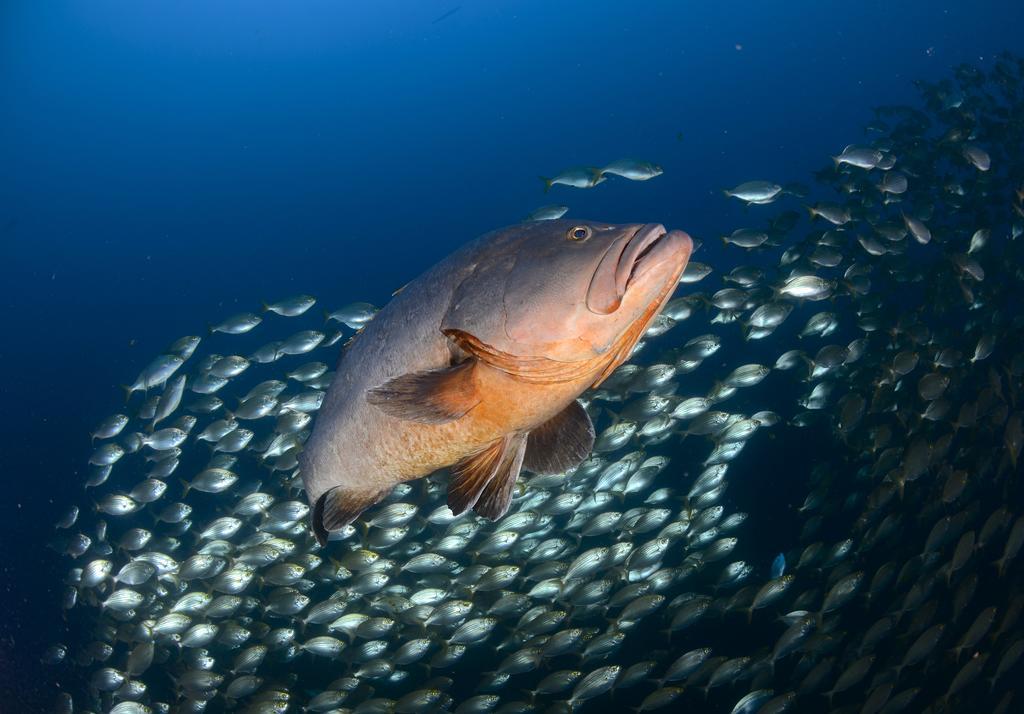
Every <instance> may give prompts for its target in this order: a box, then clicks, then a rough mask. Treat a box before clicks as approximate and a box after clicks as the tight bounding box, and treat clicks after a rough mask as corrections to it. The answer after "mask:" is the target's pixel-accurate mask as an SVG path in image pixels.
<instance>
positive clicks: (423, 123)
mask: <svg viewBox="0 0 1024 714" xmlns="http://www.w3.org/2000/svg"><path fill="white" fill-rule="evenodd" d="M451 10H455V12H453V13H451V14H450V15H449V16H447V17H444V18H443V19H440V20H439V21H436V20H438V18H441V17H442V16H444V15H445V14H446V13H448V12H449V11H451ZM1022 21H1024V7H1022V6H1019V5H1016V4H1013V3H994V2H993V3H986V2H975V3H936V2H922V1H920V0H914V1H912V2H900V3H892V2H874V1H872V2H862V3H834V2H790V3H760V2H735V3H728V4H710V3H709V4H696V3H681V2H635V3H633V2H630V3H626V2H595V1H593V0H586V1H577V2H541V1H538V0H526V1H522V2H513V1H511V0H493V1H487V2H476V1H472V0H445V1H444V2H440V1H436V0H424V1H422V2H411V1H408V2H393V1H382V2H362V3H347V2H345V3H343V2H304V3H266V2H234V1H232V2H218V3H131V2H107V1H96V2H90V3H71V4H61V5H54V4H51V3H37V2H16V1H12V2H7V3H4V4H3V7H2V8H0V162H2V176H3V178H2V179H0V251H2V252H0V260H2V263H0V265H2V268H0V270H2V275H3V286H4V289H3V290H2V292H0V300H2V313H3V315H4V321H3V330H2V333H0V370H2V373H3V375H4V379H3V382H2V385H0V394H2V401H3V404H4V407H5V409H4V412H3V415H2V417H0V418H2V422H0V443H2V444H3V447H2V452H0V453H2V455H3V459H2V462H0V463H2V464H3V467H4V471H5V484H6V485H5V494H4V498H3V499H2V505H0V545H2V549H3V557H2V561H0V562H2V570H0V573H2V580H0V589H2V596H0V597H2V600H0V602H2V605H3V607H4V610H5V612H6V615H5V617H3V618H0V689H3V690H5V691H10V690H18V691H20V692H22V694H19V696H23V697H25V699H24V700H23V701H24V702H35V701H37V700H36V699H34V692H35V691H42V692H44V693H45V696H44V697H43V698H44V699H45V701H49V700H50V696H49V688H48V687H49V684H48V682H47V679H46V678H47V677H48V676H49V675H47V674H43V673H40V671H38V668H37V666H36V664H35V663H36V662H37V660H38V657H39V653H40V652H41V651H42V649H43V647H44V646H45V645H46V644H48V643H49V642H50V641H52V639H53V638H54V637H55V636H56V633H57V632H59V631H60V623H59V622H58V621H57V620H56V619H55V617H54V615H53V613H55V612H58V611H59V605H58V599H59V592H60V579H61V577H62V571H63V564H62V563H61V562H60V560H59V558H58V556H57V554H56V553H53V552H52V551H50V550H47V549H45V548H44V545H45V543H46V542H47V541H48V540H49V539H50V537H51V535H52V523H53V521H54V520H55V519H56V518H57V516H58V515H59V513H60V512H61V511H62V510H63V509H64V508H65V507H66V506H67V505H68V504H69V503H71V502H73V501H77V500H79V494H80V481H81V477H82V473H83V471H84V465H85V459H86V458H87V456H88V453H89V451H90V444H89V437H88V433H89V431H90V430H91V428H92V427H93V426H94V425H95V424H96V422H98V421H99V420H100V419H101V418H103V417H104V416H106V415H107V414H109V413H111V412H112V411H114V410H116V409H117V408H118V407H119V406H120V404H121V402H120V399H121V393H120V390H119V389H118V388H117V385H118V384H121V383H123V382H126V381H128V380H130V379H131V378H132V377H134V375H135V374H136V373H137V372H138V371H139V369H141V367H143V366H144V365H145V364H146V363H147V362H148V361H149V360H150V359H151V357H152V355H154V354H156V353H157V352H159V351H160V350H161V349H163V348H164V347H165V346H166V344H167V343H169V342H170V341H171V340H172V339H174V338H176V337H178V336H180V335H182V334H187V333H195V332H196V331H197V330H202V329H203V328H204V327H205V326H206V325H207V324H208V323H210V322H214V321H217V320H219V319H221V318H223V317H225V316H227V315H229V314H232V313H235V312H238V311H241V310H244V309H252V308H254V307H256V306H258V305H259V304H260V302H261V301H263V300H273V299H276V298H280V297H284V296H287V295H290V294H293V293H299V292H308V293H311V294H314V295H317V296H319V297H320V298H321V299H322V300H323V301H324V302H329V303H330V304H332V305H340V304H343V303H345V302H349V301H353V300H368V301H371V302H374V303H376V304H383V303H384V302H386V301H387V299H388V296H389V295H390V293H391V292H392V291H393V290H394V289H396V288H398V287H399V286H401V285H403V284H404V283H406V282H408V280H410V279H411V278H413V277H415V276H416V275H417V274H418V273H419V272H421V271H422V270H423V269H424V268H426V267H427V266H429V265H430V264H431V263H433V262H434V261H436V260H437V259H439V258H441V257H443V256H444V255H446V254H447V253H449V252H450V251H451V250H452V249H454V248H455V247H457V246H459V245H460V244H462V243H463V242H465V241H466V240H469V239H470V238H473V237H475V236H476V235H479V234H480V233H483V232H485V231H487V230H490V229H492V228H495V227H498V226H502V225H507V224H510V223H515V222H517V221H519V220H521V219H522V218H523V217H524V216H525V215H526V214H528V213H529V212H530V211H531V210H533V209H534V208H536V207H538V206H540V205H543V204H546V203H564V204H565V205H568V206H570V214H569V215H570V216H576V217H585V218H590V219H594V220H602V221H610V222H619V221H621V222H627V221H630V222H631V221H657V222H661V223H664V224H665V225H666V226H668V227H670V228H682V229H685V230H687V231H688V232H690V233H691V234H692V235H693V236H695V237H697V238H701V239H703V241H704V247H703V248H702V250H701V252H700V253H699V254H698V257H699V259H700V260H702V261H704V262H707V263H710V264H712V265H716V267H717V266H719V265H722V266H723V267H726V269H727V268H728V267H731V266H730V265H728V264H729V263H730V262H731V263H734V264H735V263H736V262H737V258H736V257H735V253H731V254H728V255H727V254H726V253H725V252H724V250H723V248H722V246H721V244H720V243H719V241H718V240H717V238H718V236H719V235H720V234H721V233H722V232H724V231H730V230H732V229H733V228H734V227H736V226H737V225H739V224H740V223H742V221H743V218H744V209H743V208H741V207H739V206H738V205H734V203H730V202H728V201H727V200H726V199H725V198H724V197H723V196H722V195H721V189H723V188H727V187H730V186H733V185H735V184H738V183H740V182H742V181H746V180H750V179H760V178H765V179H771V180H773V181H777V182H779V183H784V182H788V181H802V182H804V183H808V182H809V179H810V175H811V174H812V172H814V171H816V170H818V169H820V168H823V166H825V165H826V164H827V159H825V157H827V156H828V155H830V154H834V153H837V152H838V151H840V150H841V149H842V147H843V146H844V145H846V144H847V143H851V142H854V141H857V140H858V139H860V138H862V136H863V135H862V133H861V127H862V126H863V125H864V124H865V122H867V121H868V120H869V119H870V117H871V114H870V107H872V106H876V105H881V104H890V103H901V102H907V101H910V100H911V99H912V97H913V87H912V85H911V80H913V79H929V80H935V79H939V78H941V77H944V76H947V75H948V74H949V72H950V70H951V68H952V67H954V66H956V65H958V64H960V63H963V62H968V63H971V64H975V65H978V66H986V63H987V62H989V61H990V60H991V59H992V58H993V57H994V55H995V54H996V53H997V52H999V51H1001V50H1005V49H1009V50H1017V51H1020V50H1021V49H1022V48H1024V43H1022V40H1021V33H1020V28H1021V27H1022V26H1024V25H1022ZM622 157H636V158H640V159H646V160H650V161H654V162H657V163H659V164H661V165H662V166H663V167H664V169H665V174H664V176H662V177H659V178H657V179H656V180H653V181H650V182H644V183H639V182H637V183H631V182H626V181H614V182H613V181H609V182H608V183H606V184H604V185H601V186H598V187H596V188H595V189H594V190H590V191H579V190H574V189H571V188H566V187H558V186H556V187H555V188H554V189H553V190H552V191H551V192H550V193H549V194H547V195H545V194H544V191H543V184H542V183H541V181H540V179H539V178H538V176H539V175H549V176H550V175H553V174H554V173H556V172H558V171H559V170H561V169H563V168H566V167H568V166H573V165H580V164H594V165H602V164H604V163H606V162H609V161H611V160H613V159H617V158H622ZM794 205H795V204H794ZM760 448H769V447H768V446H765V445H762V446H761V447H760ZM785 487H786V485H785V484H781V485H780V488H782V489H785ZM778 549H779V548H778V547H776V546H774V545H769V546H767V547H766V552H767V551H771V552H775V551H777V550H778ZM767 555H768V557H769V558H770V553H767ZM26 682H31V686H30V687H29V688H30V689H31V690H32V691H31V692H29V693H24V692H25V687H26ZM11 701H13V700H11ZM29 706H30V705H29V704H25V707H29ZM17 710H19V709H12V710H11V711H17ZM24 710H25V711H29V710H31V709H30V708H26V709H24ZM0 711H7V709H6V708H4V707H3V706H0Z"/></svg>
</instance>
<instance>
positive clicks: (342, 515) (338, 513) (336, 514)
mask: <svg viewBox="0 0 1024 714" xmlns="http://www.w3.org/2000/svg"><path fill="white" fill-rule="evenodd" d="M385 495H387V494H386V493H374V494H371V495H367V494H362V493H353V492H350V491H346V490H345V488H344V486H335V487H334V488H332V489H331V490H329V491H326V492H325V493H324V494H323V495H321V496H320V498H318V499H316V503H315V504H314V505H313V513H312V517H311V521H310V526H311V527H312V529H313V535H314V536H315V537H316V542H317V543H319V544H320V545H321V546H324V545H326V544H327V538H328V536H329V535H330V534H331V531H336V530H340V529H341V528H344V527H345V526H347V525H348V524H349V523H351V522H352V521H354V520H355V519H356V518H358V517H359V514H360V513H362V512H363V511H365V510H366V509H367V508H369V507H370V506H372V505H373V504H375V503H377V502H378V501H379V500H381V499H382V498H383V497H384V496H385Z"/></svg>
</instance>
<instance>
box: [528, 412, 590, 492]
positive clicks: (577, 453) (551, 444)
mask: <svg viewBox="0 0 1024 714" xmlns="http://www.w3.org/2000/svg"><path fill="white" fill-rule="evenodd" d="M593 446H594V423H593V422H592V421H591V420H590V415H589V414H587V410H586V409H584V408H583V406H582V405H581V404H580V403H579V402H577V401H575V400H573V402H572V403H571V404H570V405H569V406H567V407H566V408H565V409H563V410H562V411H560V412H559V413H558V414H555V416H553V417H551V418H550V419H548V420H547V421H546V422H544V423H543V424H541V425H540V426H538V427H537V428H535V429H533V430H531V431H530V435H529V437H528V438H527V442H526V456H525V458H524V459H523V466H524V467H525V468H526V470H527V471H532V472H533V473H535V474H542V475H543V474H557V473H561V472H563V471H565V470H567V469H570V468H572V467H574V466H576V465H578V464H579V463H580V462H581V461H583V459H585V458H587V456H588V455H589V454H590V450H591V448H593Z"/></svg>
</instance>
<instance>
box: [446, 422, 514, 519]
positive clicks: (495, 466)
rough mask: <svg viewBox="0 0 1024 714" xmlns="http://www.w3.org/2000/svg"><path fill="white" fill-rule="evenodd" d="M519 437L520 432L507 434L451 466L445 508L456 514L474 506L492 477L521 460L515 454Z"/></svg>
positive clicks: (498, 475) (496, 476)
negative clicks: (450, 477)
mask: <svg viewBox="0 0 1024 714" xmlns="http://www.w3.org/2000/svg"><path fill="white" fill-rule="evenodd" d="M522 438H523V437H522V435H519V434H507V435H505V436H503V437H501V438H500V439H495V440H494V441H493V442H491V444H490V445H489V446H486V447H484V448H483V449H481V450H480V451H478V452H477V453H475V454H473V455H471V456H467V457H466V458H464V459H462V461H460V462H459V463H457V464H455V466H453V467H452V480H451V483H450V484H449V485H448V508H450V509H451V511H452V513H454V514H455V515H456V516H457V515H459V514H460V513H462V512H463V511H465V510H466V509H468V508H472V507H473V506H475V505H476V503H477V501H478V500H479V499H480V495H481V494H482V493H483V492H484V489H485V488H486V487H487V484H488V483H489V482H490V480H491V479H492V478H500V474H502V473H503V472H504V471H508V470H509V469H510V467H511V466H512V462H513V461H516V462H517V466H518V464H521V463H522V462H521V460H520V458H519V457H517V452H518V451H519V450H520V444H519V440H521V439H522ZM516 473H517V474H518V470H517V472H516ZM514 482H515V477H514V476H513V483H514Z"/></svg>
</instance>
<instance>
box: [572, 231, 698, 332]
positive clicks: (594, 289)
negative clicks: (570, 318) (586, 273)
mask: <svg viewBox="0 0 1024 714" xmlns="http://www.w3.org/2000/svg"><path fill="white" fill-rule="evenodd" d="M692 252H693V241H692V240H691V239H690V236H688V235H686V234H685V233H683V232H682V231H666V230H665V226H663V225H661V224H660V223H647V224H644V225H642V226H639V227H637V229H636V230H635V231H633V234H632V235H630V236H629V237H628V238H627V237H623V238H622V239H620V240H619V241H616V243H614V244H613V245H612V246H611V247H610V248H609V250H608V252H607V253H606V254H605V256H604V258H603V259H602V260H601V264H600V265H599V266H598V269H597V271H596V272H595V274H594V278H593V281H592V283H591V286H590V291H589V294H588V296H587V306H588V307H589V308H590V310H591V311H592V312H595V313H598V314H602V315H608V314H611V313H613V312H615V311H616V310H617V309H618V308H619V305H621V304H622V299H623V297H625V295H626V292H627V291H628V290H629V289H630V288H631V287H633V286H634V285H636V284H637V283H639V282H640V281H641V280H642V279H643V277H644V276H645V275H647V274H648V273H650V272H652V271H654V270H659V269H664V266H665V265H666V264H667V263H668V264H672V265H673V266H674V267H675V268H676V269H677V270H676V271H675V278H676V279H678V277H679V274H681V273H682V271H683V269H684V268H685V267H686V263H687V262H688V261H689V259H690V253H692ZM669 272H672V271H669Z"/></svg>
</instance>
